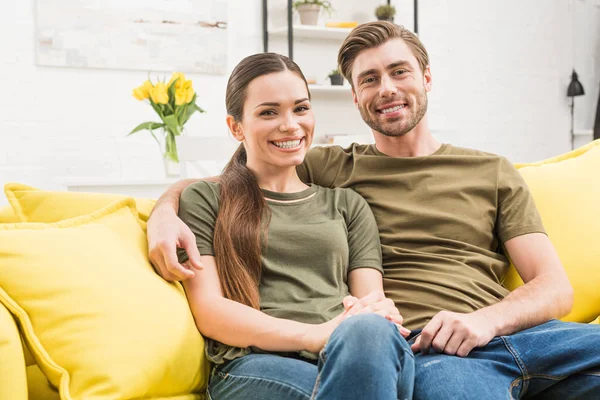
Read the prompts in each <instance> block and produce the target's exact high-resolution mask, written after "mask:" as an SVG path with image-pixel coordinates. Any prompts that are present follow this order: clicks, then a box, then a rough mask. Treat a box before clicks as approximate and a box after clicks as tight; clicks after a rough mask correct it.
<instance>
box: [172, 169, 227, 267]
mask: <svg viewBox="0 0 600 400" xmlns="http://www.w3.org/2000/svg"><path fill="white" fill-rule="evenodd" d="M217 185H218V184H216V183H212V182H204V181H199V182H197V183H194V184H192V185H190V186H188V187H187V188H185V189H184V191H183V193H181V198H180V199H179V218H181V220H182V221H183V222H184V223H185V224H186V225H187V226H189V228H190V229H191V230H192V232H193V233H194V236H196V245H197V246H198V251H200V254H201V255H210V256H214V255H215V252H214V250H213V237H214V232H215V223H216V221H217V213H218V204H219V199H218V194H217V187H218V186H217ZM177 258H178V259H179V262H180V263H184V262H186V261H187V260H188V255H187V253H186V251H185V250H184V249H177Z"/></svg>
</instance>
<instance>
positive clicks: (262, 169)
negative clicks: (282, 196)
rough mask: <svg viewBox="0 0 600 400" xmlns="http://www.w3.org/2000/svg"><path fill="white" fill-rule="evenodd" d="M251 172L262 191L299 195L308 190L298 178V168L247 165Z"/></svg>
mask: <svg viewBox="0 0 600 400" xmlns="http://www.w3.org/2000/svg"><path fill="white" fill-rule="evenodd" d="M246 166H247V167H248V169H249V170H250V171H252V173H253V174H254V176H256V180H257V181H258V186H260V188H261V189H265V190H269V191H271V192H277V193H297V192H301V191H303V190H305V189H307V188H308V185H306V184H305V183H304V182H302V181H301V180H300V178H299V177H298V173H297V172H296V167H295V166H291V167H283V168H282V167H275V166H265V165H260V166H257V165H253V164H252V163H250V162H249V163H248V164H247V165H246Z"/></svg>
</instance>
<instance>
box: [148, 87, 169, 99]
mask: <svg viewBox="0 0 600 400" xmlns="http://www.w3.org/2000/svg"><path fill="white" fill-rule="evenodd" d="M150 97H151V98H152V101H153V102H155V103H156V104H167V103H168V102H169V93H167V86H166V85H165V84H164V83H162V82H158V83H157V84H156V86H154V87H153V88H152V89H151V90H150Z"/></svg>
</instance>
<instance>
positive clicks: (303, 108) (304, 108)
mask: <svg viewBox="0 0 600 400" xmlns="http://www.w3.org/2000/svg"><path fill="white" fill-rule="evenodd" d="M308 110H310V108H308V106H299V107H298V108H296V112H303V111H308Z"/></svg>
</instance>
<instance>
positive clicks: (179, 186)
mask: <svg viewBox="0 0 600 400" xmlns="http://www.w3.org/2000/svg"><path fill="white" fill-rule="evenodd" d="M217 179H218V177H211V178H206V179H204V180H209V181H216V180H217ZM199 180H201V179H184V180H181V181H179V182H176V183H174V184H173V185H171V187H169V189H167V191H166V192H165V193H164V194H163V195H162V196H160V198H159V199H158V201H157V202H156V205H155V206H154V208H153V209H152V213H151V214H150V218H149V219H148V224H147V237H148V255H149V258H150V261H151V262H152V265H153V266H154V269H155V270H156V272H157V273H158V274H159V275H160V276H161V277H163V279H165V280H167V281H179V280H184V279H188V278H191V277H193V276H194V272H193V271H192V270H191V269H188V268H186V267H185V266H183V265H181V264H180V263H179V262H178V260H177V248H178V247H179V248H183V249H185V250H186V252H187V254H188V257H189V259H190V263H189V264H190V265H192V266H193V267H194V268H196V269H201V268H202V262H201V261H200V252H199V251H198V248H197V247H196V240H195V237H194V234H193V233H192V231H191V230H190V228H189V227H188V226H187V225H186V224H184V223H183V221H182V220H181V219H180V218H179V217H178V216H177V213H178V211H179V198H180V197H181V193H182V192H183V190H184V189H185V188H186V187H188V186H189V185H191V184H192V183H195V182H198V181H199Z"/></svg>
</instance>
